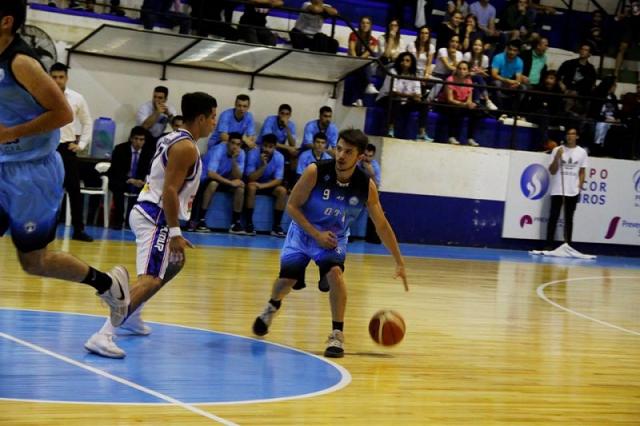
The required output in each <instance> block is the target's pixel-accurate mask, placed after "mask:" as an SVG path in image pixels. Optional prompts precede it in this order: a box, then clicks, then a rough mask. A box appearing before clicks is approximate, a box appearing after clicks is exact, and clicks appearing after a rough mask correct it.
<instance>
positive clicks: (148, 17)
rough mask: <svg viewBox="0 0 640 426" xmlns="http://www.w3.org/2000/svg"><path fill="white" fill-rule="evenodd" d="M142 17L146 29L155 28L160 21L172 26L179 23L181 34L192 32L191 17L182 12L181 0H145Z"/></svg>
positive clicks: (141, 10)
mask: <svg viewBox="0 0 640 426" xmlns="http://www.w3.org/2000/svg"><path fill="white" fill-rule="evenodd" d="M172 9H173V10H172ZM140 19H141V20H142V25H144V29H145V30H153V27H154V26H155V25H156V24H158V23H159V24H162V25H167V26H170V27H175V26H178V25H179V26H180V34H191V19H189V17H188V16H187V15H185V14H184V13H182V3H180V0H144V2H143V3H142V8H141V9H140Z"/></svg>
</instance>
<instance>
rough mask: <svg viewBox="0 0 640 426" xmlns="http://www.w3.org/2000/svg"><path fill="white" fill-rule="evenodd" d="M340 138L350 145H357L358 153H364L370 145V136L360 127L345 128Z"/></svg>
mask: <svg viewBox="0 0 640 426" xmlns="http://www.w3.org/2000/svg"><path fill="white" fill-rule="evenodd" d="M340 139H342V140H343V141H345V142H346V143H348V144H349V145H353V146H355V147H356V149H357V150H358V154H362V153H363V152H364V150H365V148H366V147H367V145H369V138H368V137H367V135H365V134H364V133H363V132H362V130H359V129H345V130H343V131H341V132H340Z"/></svg>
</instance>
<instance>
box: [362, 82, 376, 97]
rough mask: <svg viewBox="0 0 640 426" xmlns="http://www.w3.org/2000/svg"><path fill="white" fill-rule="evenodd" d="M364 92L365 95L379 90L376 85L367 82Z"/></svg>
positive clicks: (374, 93)
mask: <svg viewBox="0 0 640 426" xmlns="http://www.w3.org/2000/svg"><path fill="white" fill-rule="evenodd" d="M364 93H365V95H377V94H378V93H380V92H379V91H378V89H376V86H374V85H373V83H369V84H368V85H367V88H366V89H364Z"/></svg>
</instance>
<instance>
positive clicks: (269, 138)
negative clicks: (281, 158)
mask: <svg viewBox="0 0 640 426" xmlns="http://www.w3.org/2000/svg"><path fill="white" fill-rule="evenodd" d="M229 139H231V135H229ZM264 144H269V145H277V144H278V137H277V136H276V135H274V134H273V133H267V134H266V135H264V136H263V137H262V145H264Z"/></svg>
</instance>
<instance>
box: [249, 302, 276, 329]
mask: <svg viewBox="0 0 640 426" xmlns="http://www.w3.org/2000/svg"><path fill="white" fill-rule="evenodd" d="M277 312H278V309H276V307H275V306H273V305H272V304H271V303H267V306H266V307H265V308H264V311H262V313H261V314H260V315H259V316H257V317H256V320H255V321H254V322H253V334H255V335H256V336H264V335H265V334H267V333H268V332H269V326H271V322H272V321H273V317H274V316H275V315H276V313H277Z"/></svg>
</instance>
